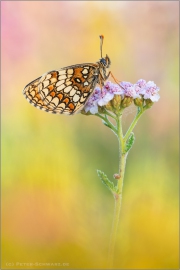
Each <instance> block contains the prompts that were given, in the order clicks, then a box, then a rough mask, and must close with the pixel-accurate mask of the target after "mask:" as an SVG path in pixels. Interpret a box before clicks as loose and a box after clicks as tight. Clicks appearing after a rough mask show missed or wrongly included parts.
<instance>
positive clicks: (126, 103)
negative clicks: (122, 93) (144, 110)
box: [121, 97, 133, 108]
mask: <svg viewBox="0 0 180 270" xmlns="http://www.w3.org/2000/svg"><path fill="white" fill-rule="evenodd" d="M132 101H133V98H132V97H125V98H124V99H123V100H122V102H121V106H122V107H123V108H126V107H128V106H130V105H131V103H132Z"/></svg>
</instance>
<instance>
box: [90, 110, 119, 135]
mask: <svg viewBox="0 0 180 270" xmlns="http://www.w3.org/2000/svg"><path fill="white" fill-rule="evenodd" d="M95 115H96V116H98V117H100V118H101V119H102V120H103V121H104V123H106V124H107V125H106V126H108V127H109V128H110V129H112V130H113V131H114V133H115V134H117V130H116V127H115V126H114V125H113V124H112V123H111V122H110V121H109V119H108V118H107V116H106V115H105V117H104V116H102V115H101V114H99V113H96V114H95Z"/></svg>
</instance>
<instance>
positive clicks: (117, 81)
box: [108, 71, 121, 85]
mask: <svg viewBox="0 0 180 270" xmlns="http://www.w3.org/2000/svg"><path fill="white" fill-rule="evenodd" d="M108 75H109V76H110V75H111V77H112V78H113V80H114V81H115V82H116V83H117V84H118V85H120V83H121V81H119V80H117V79H116V78H115V77H114V75H113V74H112V72H111V71H109V74H108Z"/></svg>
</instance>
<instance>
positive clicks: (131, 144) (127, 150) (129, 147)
mask: <svg viewBox="0 0 180 270" xmlns="http://www.w3.org/2000/svg"><path fill="white" fill-rule="evenodd" d="M134 141H135V137H134V133H133V132H131V134H130V135H129V138H128V139H127V142H126V148H125V153H127V152H129V150H130V149H131V147H132V146H133V143H134Z"/></svg>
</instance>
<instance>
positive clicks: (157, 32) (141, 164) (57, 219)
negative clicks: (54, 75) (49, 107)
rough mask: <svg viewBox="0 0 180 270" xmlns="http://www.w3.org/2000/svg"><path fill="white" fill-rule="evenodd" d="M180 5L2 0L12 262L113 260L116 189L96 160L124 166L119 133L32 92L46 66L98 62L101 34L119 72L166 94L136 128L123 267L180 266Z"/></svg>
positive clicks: (6, 221)
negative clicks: (54, 107)
mask: <svg viewBox="0 0 180 270" xmlns="http://www.w3.org/2000/svg"><path fill="white" fill-rule="evenodd" d="M178 8H179V2H178V1H2V2H1V25H2V32H1V34H2V36H1V46H2V47H1V67H2V82H1V89H2V236H3V237H2V238H3V239H2V240H3V253H2V267H3V269H12V267H9V266H7V265H6V263H7V262H16V261H27V262H32V261H33V262H34V261H44V262H50V261H52V262H53V261H54V262H55V261H58V260H60V261H61V262H63V261H64V262H65V261H66V262H70V266H69V268H72V269H74V268H76V269H81V268H82V269H84V268H92V269H102V268H103V269H105V267H106V257H107V251H108V241H109V235H110V229H111V221H112V214H113V198H112V197H111V194H109V193H108V191H106V189H105V187H104V186H103V185H102V184H101V183H100V181H99V179H98V177H97V175H96V169H101V168H102V170H104V171H105V172H106V173H107V174H108V175H110V176H111V175H113V174H114V173H115V172H116V170H117V157H118V153H117V144H116V141H115V140H116V139H115V138H114V136H113V134H111V133H110V131H109V130H107V129H106V128H105V127H104V126H103V125H102V124H101V122H100V120H99V119H96V118H95V117H85V116H82V115H75V116H70V117H67V116H64V115H58V116H57V115H56V116H55V115H51V114H48V113H45V112H42V111H40V110H37V109H36V108H34V107H32V106H31V105H30V104H29V103H28V102H27V101H26V100H25V99H24V97H23V95H22V90H23V88H24V86H25V85H26V84H28V83H29V82H31V81H32V80H34V79H36V78H38V77H39V76H41V75H42V74H44V73H45V72H48V71H50V70H54V69H58V68H61V67H65V66H69V65H73V64H79V63H86V62H87V63H88V62H92V63H95V62H96V61H98V60H99V58H100V44H99V43H100V42H99V35H100V34H103V35H104V36H105V39H104V45H103V55H105V54H106V53H107V54H108V55H109V57H110V58H111V61H112V65H111V71H112V73H113V74H114V76H115V77H116V78H117V79H119V80H123V81H130V82H132V83H135V82H136V81H137V80H138V79H140V78H143V79H145V80H147V81H149V80H152V81H154V82H155V83H156V84H157V85H158V86H159V87H160V96H161V98H160V101H159V102H158V103H157V104H154V105H153V107H152V109H151V110H149V111H147V113H146V114H145V115H144V116H143V117H142V119H141V120H140V121H139V123H138V125H137V127H136V128H135V137H136V141H135V145H134V146H133V149H132V150H131V152H130V154H129V159H128V164H127V174H126V178H125V183H124V193H123V205H122V213H121V222H120V228H119V233H118V237H117V247H116V256H115V268H117V269H118V268H120V269H130V268H133V269H142V268H143V269H157V268H158V269H177V268H178V254H179V247H178V234H179V231H178V185H179V182H178V166H179V163H178V158H179V155H178V138H179V137H178V120H179V119H178V109H179V103H178V95H179V94H178V83H179V51H178V46H179V32H178V31H179V24H178V20H179V10H178ZM131 117H132V115H131V112H130V111H129V112H128V113H127V116H126V117H125V118H124V127H125V128H127V126H128V123H129V119H130V118H131ZM13 267H14V268H13V269H16V268H17V267H16V266H13ZM26 268H28V267H24V268H22V269H26ZM34 268H35V267H34ZM32 269H33V268H32ZM38 269H43V268H41V267H39V268H38ZM54 269H57V267H54ZM61 269H63V267H61Z"/></svg>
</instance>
